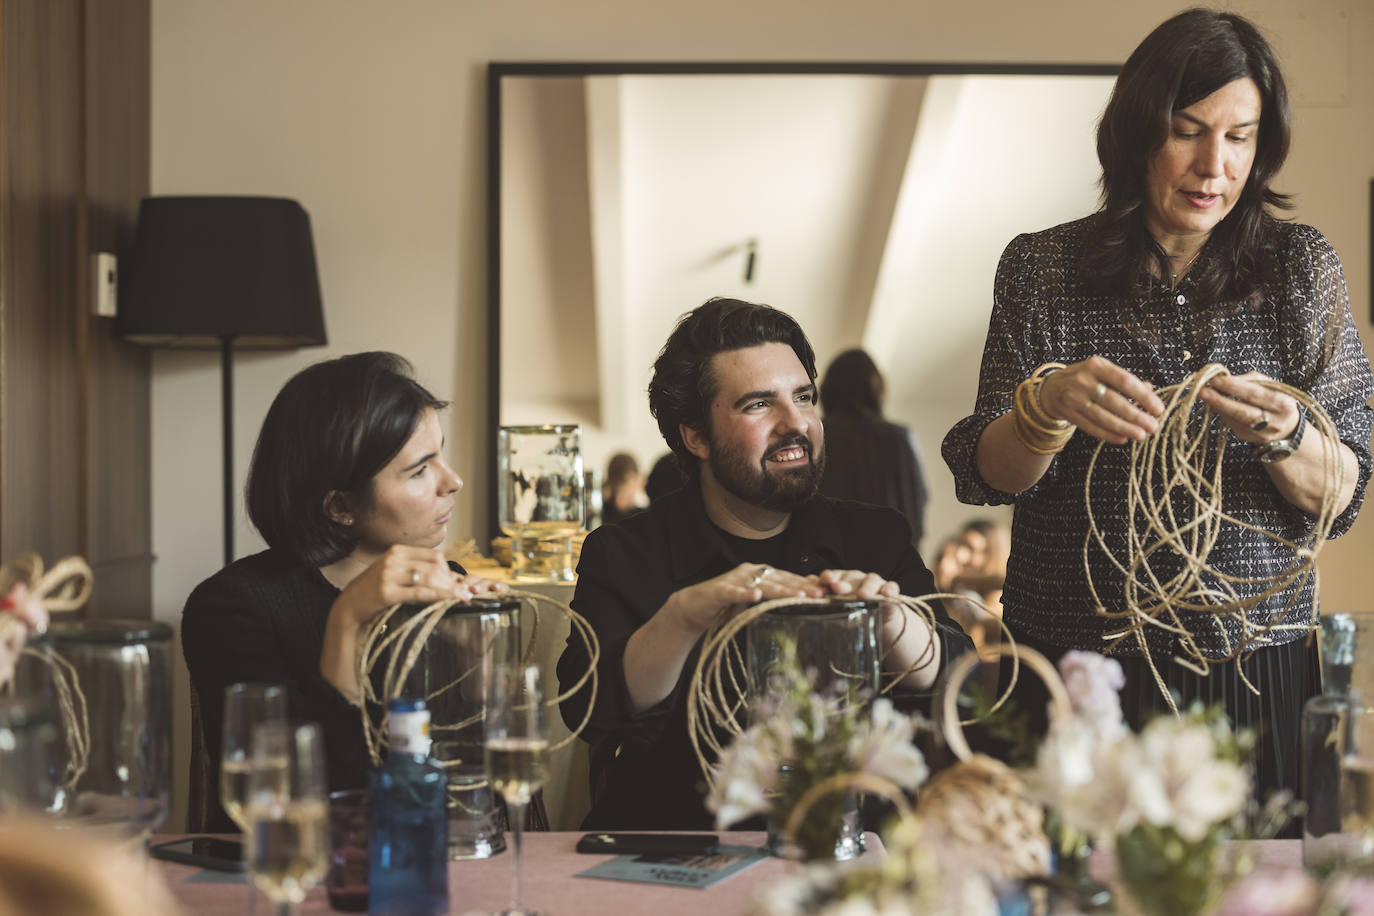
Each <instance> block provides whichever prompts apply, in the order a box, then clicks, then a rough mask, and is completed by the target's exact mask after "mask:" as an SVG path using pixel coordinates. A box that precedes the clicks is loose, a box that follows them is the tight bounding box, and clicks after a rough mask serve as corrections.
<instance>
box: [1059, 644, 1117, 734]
mask: <svg viewBox="0 0 1374 916" xmlns="http://www.w3.org/2000/svg"><path fill="white" fill-rule="evenodd" d="M1059 673H1060V675H1061V676H1062V677H1063V678H1064V686H1065V687H1067V688H1068V691H1069V701H1070V702H1071V703H1072V704H1073V711H1074V714H1075V715H1076V716H1077V717H1078V718H1079V719H1081V720H1083V721H1084V722H1086V723H1087V724H1088V725H1089V727H1091V728H1092V730H1093V732H1094V733H1095V734H1096V735H1097V736H1098V738H1099V739H1102V740H1107V739H1110V738H1114V737H1116V736H1117V735H1119V734H1120V733H1121V732H1122V730H1124V728H1125V726H1124V725H1123V724H1122V722H1121V697H1120V691H1121V688H1122V687H1123V686H1125V684H1126V675H1125V674H1124V673H1123V672H1122V670H1121V663H1120V662H1118V661H1117V660H1116V659H1114V658H1107V657H1106V656H1104V655H1099V654H1098V653H1096V652H1081V651H1079V650H1077V649H1072V650H1070V651H1068V652H1065V653H1064V657H1063V658H1061V659H1060V660H1059Z"/></svg>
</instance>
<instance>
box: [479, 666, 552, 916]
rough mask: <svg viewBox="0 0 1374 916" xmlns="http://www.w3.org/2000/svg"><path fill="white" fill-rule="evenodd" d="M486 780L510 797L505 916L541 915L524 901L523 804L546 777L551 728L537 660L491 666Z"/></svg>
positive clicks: (487, 703)
mask: <svg viewBox="0 0 1374 916" xmlns="http://www.w3.org/2000/svg"><path fill="white" fill-rule="evenodd" d="M486 717H487V733H486V749H485V754H484V757H485V760H486V769H487V781H488V782H489V783H490V784H491V787H492V788H493V789H495V790H496V791H498V792H500V793H501V795H502V797H504V798H505V800H506V810H507V811H508V812H509V814H510V828H511V838H512V840H513V843H512V848H513V849H514V850H515V861H514V872H513V874H512V876H511V893H510V901H511V902H510V908H509V909H507V910H505V911H503V916H539V914H538V913H537V911H534V910H527V909H525V908H524V907H523V906H522V905H521V903H520V869H521V839H522V837H523V833H524V827H525V808H526V806H528V805H529V803H530V799H531V798H532V797H533V796H534V793H535V792H536V791H538V789H539V787H540V786H542V785H543V784H544V780H545V779H546V778H547V772H546V768H547V765H548V764H547V756H548V754H547V752H548V747H549V740H548V731H547V729H546V727H545V722H544V688H543V680H542V673H541V672H540V670H539V668H537V667H535V666H534V665H521V664H508V663H502V662H498V663H496V664H493V665H492V666H491V669H490V672H489V677H488V679H487V692H486Z"/></svg>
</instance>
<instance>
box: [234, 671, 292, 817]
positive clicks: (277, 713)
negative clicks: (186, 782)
mask: <svg viewBox="0 0 1374 916" xmlns="http://www.w3.org/2000/svg"><path fill="white" fill-rule="evenodd" d="M285 721H286V688H285V687H283V686H282V685H281V684H230V685H229V686H228V687H226V688H224V739H223V745H222V751H221V754H220V767H219V797H220V803H221V804H222V805H224V810H225V813H227V814H228V815H229V817H231V818H232V819H233V821H234V823H235V824H238V827H239V830H241V831H243V832H244V833H245V834H246V833H247V832H248V822H247V820H246V819H245V809H246V808H247V803H248V778H249V775H250V773H251V771H252V766H253V760H252V750H253V748H252V740H253V729H254V728H255V727H256V726H258V725H260V724H263V723H266V722H285Z"/></svg>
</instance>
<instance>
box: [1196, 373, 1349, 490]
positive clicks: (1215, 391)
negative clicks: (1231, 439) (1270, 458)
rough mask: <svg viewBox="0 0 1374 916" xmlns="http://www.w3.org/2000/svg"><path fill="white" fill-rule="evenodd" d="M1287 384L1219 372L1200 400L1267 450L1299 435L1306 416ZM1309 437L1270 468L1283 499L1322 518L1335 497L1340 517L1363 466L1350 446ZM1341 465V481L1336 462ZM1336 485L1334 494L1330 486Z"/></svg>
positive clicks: (1239, 434) (1239, 435)
mask: <svg viewBox="0 0 1374 916" xmlns="http://www.w3.org/2000/svg"><path fill="white" fill-rule="evenodd" d="M1283 387H1284V386H1283V385H1282V383H1280V382H1276V381H1274V380H1273V379H1271V378H1269V377H1268V376H1265V375H1263V374H1261V373H1259V372H1247V373H1245V374H1244V375H1228V374H1226V373H1219V374H1217V375H1215V376H1213V377H1212V378H1211V380H1210V381H1209V382H1208V384H1207V385H1206V386H1205V387H1203V388H1202V389H1201V390H1200V391H1199V392H1198V400H1200V401H1202V402H1203V403H1204V404H1206V405H1207V406H1208V407H1210V408H1211V409H1212V412H1213V413H1214V414H1216V416H1217V419H1219V420H1220V421H1221V422H1222V423H1224V424H1226V426H1227V427H1229V428H1230V430H1231V432H1232V433H1234V434H1235V436H1236V437H1237V438H1238V439H1241V440H1242V441H1244V442H1247V443H1249V444H1250V445H1252V446H1261V445H1265V444H1267V443H1269V442H1275V441H1278V440H1280V439H1289V438H1292V436H1293V435H1294V434H1295V433H1296V432H1297V427H1298V423H1299V420H1300V418H1301V416H1302V414H1301V405H1300V404H1299V401H1298V399H1297V398H1296V397H1294V396H1293V395H1292V394H1289V393H1287V392H1285V391H1284V390H1282V389H1283ZM1310 433H1311V434H1310V435H1305V436H1303V439H1302V442H1301V444H1300V445H1299V446H1298V450H1297V451H1296V452H1295V453H1293V454H1292V455H1291V456H1290V457H1288V458H1284V459H1283V460H1281V461H1275V462H1273V463H1266V464H1265V465H1264V470H1265V471H1266V472H1268V474H1269V479H1270V480H1272V481H1273V482H1274V486H1275V487H1277V488H1278V491H1279V492H1280V493H1281V494H1283V498H1284V499H1286V500H1288V501H1289V502H1290V503H1292V504H1293V505H1294V506H1297V507H1298V508H1299V509H1301V510H1302V511H1304V512H1306V513H1308V514H1309V515H1318V514H1320V513H1321V512H1322V509H1323V506H1324V505H1325V503H1326V500H1327V499H1328V497H1330V498H1332V499H1334V505H1335V511H1336V514H1337V515H1340V514H1341V513H1342V512H1344V511H1345V508H1346V506H1348V505H1350V500H1351V499H1352V498H1353V497H1354V495H1355V484H1356V482H1357V480H1358V471H1359V467H1358V462H1357V461H1356V459H1355V453H1354V452H1353V451H1351V450H1350V447H1349V446H1347V445H1345V444H1344V443H1341V442H1339V441H1336V442H1335V444H1336V448H1335V450H1334V452H1333V451H1331V443H1329V442H1326V441H1325V440H1324V438H1323V433H1322V432H1321V430H1320V429H1319V428H1316V426H1315V425H1314V427H1313V428H1312V429H1311V430H1310ZM1332 461H1334V462H1335V463H1336V464H1338V465H1339V466H1340V469H1341V473H1340V475H1339V478H1337V477H1336V476H1335V475H1334V474H1333V473H1332V469H1331V467H1329V465H1330V463H1331V462H1332ZM1332 486H1335V487H1336V491H1335V492H1334V493H1328V488H1330V487H1332Z"/></svg>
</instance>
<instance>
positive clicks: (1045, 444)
mask: <svg viewBox="0 0 1374 916" xmlns="http://www.w3.org/2000/svg"><path fill="white" fill-rule="evenodd" d="M1063 368H1064V364H1063V363H1045V364H1044V365H1043V366H1041V367H1040V368H1038V369H1036V370H1035V371H1034V372H1032V373H1031V375H1030V378H1028V379H1026V380H1025V381H1024V382H1022V383H1021V384H1019V385H1017V386H1016V398H1015V405H1016V411H1015V413H1016V417H1015V419H1016V423H1015V426H1014V427H1013V428H1014V429H1015V430H1016V438H1017V439H1019V440H1020V442H1021V444H1022V445H1024V446H1025V447H1026V449H1027V450H1028V451H1031V452H1034V453H1035V454H1037V455H1053V454H1055V453H1057V452H1062V451H1063V450H1064V446H1066V445H1068V444H1069V440H1070V439H1072V438H1073V433H1074V430H1076V429H1077V428H1078V427H1076V426H1074V425H1073V424H1072V423H1070V422H1069V421H1068V420H1057V419H1055V418H1054V417H1052V416H1050V415H1049V414H1047V413H1046V412H1045V408H1043V407H1041V406H1040V386H1041V385H1043V384H1044V383H1045V379H1047V378H1049V375H1050V373H1051V372H1057V371H1058V370H1060V369H1063Z"/></svg>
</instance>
